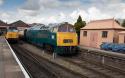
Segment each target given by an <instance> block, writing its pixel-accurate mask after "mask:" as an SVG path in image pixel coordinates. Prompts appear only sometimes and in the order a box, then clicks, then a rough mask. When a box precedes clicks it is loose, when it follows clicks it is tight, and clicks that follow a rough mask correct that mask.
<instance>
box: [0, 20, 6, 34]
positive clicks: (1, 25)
mask: <svg viewBox="0 0 125 78" xmlns="http://www.w3.org/2000/svg"><path fill="white" fill-rule="evenodd" d="M7 27H8V24H7V23H5V22H3V21H1V20H0V35H1V34H5V33H6V28H7Z"/></svg>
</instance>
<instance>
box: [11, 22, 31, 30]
mask: <svg viewBox="0 0 125 78" xmlns="http://www.w3.org/2000/svg"><path fill="white" fill-rule="evenodd" d="M9 26H16V27H17V28H18V30H19V31H22V30H24V29H26V28H28V27H30V26H29V25H28V24H26V23H25V22H23V21H21V20H19V21H16V22H13V23H11V24H9Z"/></svg>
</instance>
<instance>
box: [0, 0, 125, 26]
mask: <svg viewBox="0 0 125 78" xmlns="http://www.w3.org/2000/svg"><path fill="white" fill-rule="evenodd" d="M79 15H81V16H82V18H83V20H85V21H90V20H98V19H107V18H120V19H124V18H125V0H0V19H1V20H3V21H5V22H8V23H11V22H14V21H17V20H23V21H24V22H26V23H29V24H30V23H43V24H48V23H60V22H70V23H72V24H74V22H76V20H77V18H78V16H79Z"/></svg>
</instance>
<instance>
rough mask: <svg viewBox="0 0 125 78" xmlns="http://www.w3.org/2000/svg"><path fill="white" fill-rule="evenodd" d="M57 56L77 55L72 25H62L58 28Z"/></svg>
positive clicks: (75, 37) (76, 39) (75, 34)
mask: <svg viewBox="0 0 125 78" xmlns="http://www.w3.org/2000/svg"><path fill="white" fill-rule="evenodd" d="M56 35H57V48H56V52H57V53H58V54H74V53H75V54H76V53H78V47H77V46H78V37H77V33H76V31H75V29H74V27H73V25H71V24H68V23H64V24H62V25H60V26H59V27H58V32H57V34H56Z"/></svg>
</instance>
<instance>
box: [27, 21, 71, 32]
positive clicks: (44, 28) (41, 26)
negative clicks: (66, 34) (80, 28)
mask: <svg viewBox="0 0 125 78" xmlns="http://www.w3.org/2000/svg"><path fill="white" fill-rule="evenodd" d="M67 24H68V25H71V24H69V23H68V22H64V23H51V24H48V25H34V26H33V27H30V28H29V30H50V29H51V28H53V27H59V26H62V25H67Z"/></svg>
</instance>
